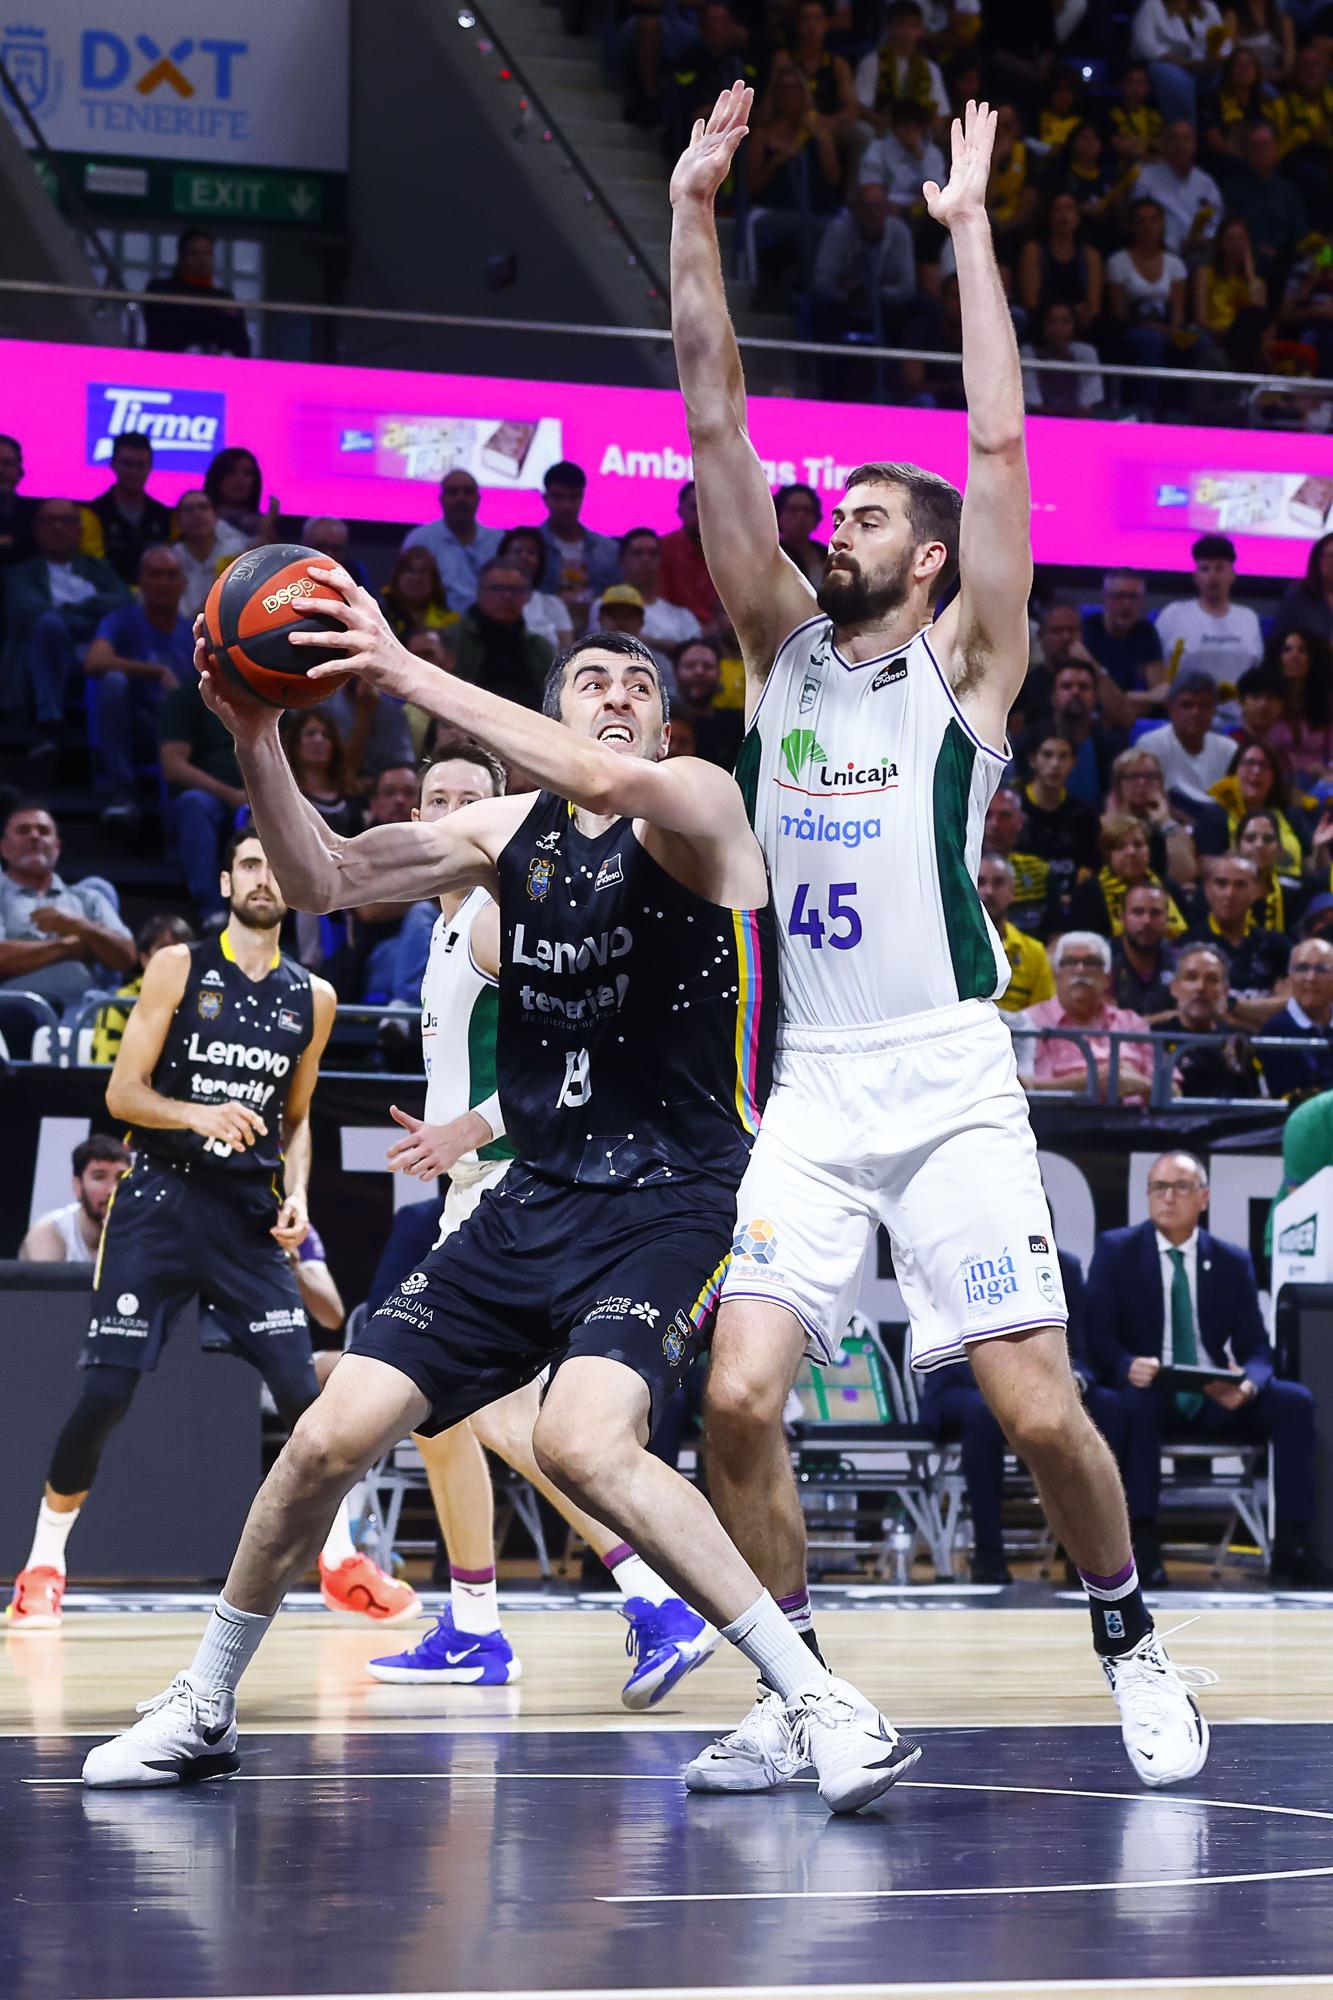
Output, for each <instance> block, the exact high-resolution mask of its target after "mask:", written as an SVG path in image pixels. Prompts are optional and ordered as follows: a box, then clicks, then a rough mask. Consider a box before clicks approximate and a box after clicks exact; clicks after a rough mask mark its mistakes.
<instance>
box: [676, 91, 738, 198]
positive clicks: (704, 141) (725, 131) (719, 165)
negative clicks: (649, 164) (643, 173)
mask: <svg viewBox="0 0 1333 2000" xmlns="http://www.w3.org/2000/svg"><path fill="white" fill-rule="evenodd" d="M753 103H754V92H753V90H752V89H751V88H750V86H749V84H748V83H733V84H732V85H731V87H730V89H728V90H724V91H723V93H722V95H721V97H719V98H718V100H717V103H716V104H715V105H714V106H713V109H712V113H711V115H710V117H709V119H708V122H707V123H706V124H705V122H704V120H703V119H702V118H696V119H695V121H694V130H693V132H692V133H691V134H690V143H689V145H688V146H687V147H686V148H685V151H684V152H683V153H682V154H681V156H680V158H679V159H678V160H677V162H676V171H675V172H674V173H673V174H672V176H671V200H672V202H673V204H674V203H675V202H678V201H712V199H713V197H714V196H715V195H716V193H717V191H718V189H719V188H720V187H721V185H722V183H723V181H724V180H725V179H726V178H727V175H728V174H729V173H730V172H731V163H732V161H733V160H734V159H735V157H736V148H737V147H738V146H739V145H740V143H741V140H742V139H743V138H744V137H745V135H746V133H747V132H748V131H749V129H750V127H749V122H748V121H749V117H750V108H751V106H752V105H753Z"/></svg>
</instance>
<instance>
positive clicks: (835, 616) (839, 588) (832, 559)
mask: <svg viewBox="0 0 1333 2000" xmlns="http://www.w3.org/2000/svg"><path fill="white" fill-rule="evenodd" d="M915 554H916V551H915V550H911V551H910V552H909V553H908V554H906V555H902V556H899V557H898V558H897V559H896V560H894V561H893V562H892V563H889V564H886V565H885V566H884V567H882V568H876V569H872V570H863V569H862V567H861V565H860V563H859V562H858V561H857V559H856V557H855V556H853V555H849V554H848V553H847V552H846V551H845V550H842V549H839V550H838V551H837V552H836V553H834V554H831V555H830V556H829V559H828V561H827V563H826V564H825V566H824V580H823V582H822V583H821V584H820V586H819V590H818V592H817V594H816V600H815V601H816V603H817V604H818V605H819V608H820V610H821V611H822V612H823V613H824V614H825V616H826V617H828V618H831V619H832V620H833V623H834V624H835V625H837V626H839V627H842V628H844V629H847V628H851V627H855V626H858V625H871V624H875V623H876V622H877V621H878V620H879V619H881V618H884V617H887V615H888V613H889V612H890V611H896V610H897V608H898V606H899V605H900V604H902V603H903V602H904V601H905V600H906V597H907V593H908V589H909V587H910V582H911V573H912V562H913V559H914V557H915Z"/></svg>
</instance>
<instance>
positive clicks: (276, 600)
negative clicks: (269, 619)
mask: <svg viewBox="0 0 1333 2000" xmlns="http://www.w3.org/2000/svg"><path fill="white" fill-rule="evenodd" d="M318 588H319V586H318V584H317V583H316V582H315V579H314V577H313V576H298V577H297V579H296V581H295V583H284V584H283V586H282V589H281V590H275V591H274V592H273V593H272V594H271V595H270V596H268V597H266V598H265V599H264V609H265V611H281V609H282V607H283V605H284V604H294V603H295V602H296V600H297V598H298V597H313V596H314V594H315V592H316V590H317V589H318Z"/></svg>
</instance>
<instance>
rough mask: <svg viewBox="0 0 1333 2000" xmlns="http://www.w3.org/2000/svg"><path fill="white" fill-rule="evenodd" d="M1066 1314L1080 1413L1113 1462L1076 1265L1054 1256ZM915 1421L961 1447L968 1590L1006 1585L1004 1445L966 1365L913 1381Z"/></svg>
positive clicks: (1116, 1441) (1115, 1404)
mask: <svg viewBox="0 0 1333 2000" xmlns="http://www.w3.org/2000/svg"><path fill="white" fill-rule="evenodd" d="M1058 1255H1059V1259H1060V1276H1061V1277H1062V1278H1063V1280H1064V1288H1065V1302H1066V1304H1067V1305H1068V1307H1069V1326H1068V1329H1067V1335H1066V1338H1067V1340H1068V1343H1069V1362H1070V1366H1071V1367H1072V1369H1073V1371H1074V1379H1075V1380H1076V1381H1077V1383H1078V1385H1079V1387H1080V1389H1081V1390H1082V1391H1083V1394H1084V1397H1085V1398H1086V1400H1087V1405H1088V1413H1089V1415H1090V1416H1091V1417H1092V1420H1093V1422H1094V1423H1095V1424H1096V1425H1097V1428H1098V1429H1099V1430H1100V1431H1101V1432H1102V1434H1103V1436H1104V1437H1105V1438H1106V1440H1107V1442H1108V1443H1109V1445H1110V1446H1111V1449H1112V1450H1113V1451H1114V1452H1115V1453H1116V1455H1117V1456H1119V1454H1120V1450H1121V1447H1122V1443H1123V1438H1122V1432H1123V1429H1124V1414H1123V1411H1122V1409H1121V1404H1120V1397H1119V1396H1118V1395H1117V1394H1116V1392H1115V1391H1114V1390H1112V1389H1103V1388H1098V1387H1097V1386H1096V1384H1095V1382H1094V1378H1093V1369H1092V1365H1091V1363H1090V1362H1089V1360H1088V1355H1087V1347H1086V1341H1085V1336H1084V1286H1083V1266H1082V1265H1081V1264H1080V1263H1079V1261H1078V1258H1077V1257H1071V1256H1070V1255H1069V1254H1068V1253H1067V1252H1066V1251H1064V1250H1061V1251H1059V1252H1058ZM920 1416H921V1422H922V1423H923V1424H924V1425H925V1426H926V1428H927V1429H928V1430H929V1431H931V1432H932V1433H933V1435H934V1436H935V1437H937V1438H938V1439H939V1440H940V1442H941V1443H942V1444H943V1443H953V1442H954V1441H958V1442H959V1443H961V1445H962V1447H963V1478H964V1480H965V1481H966V1483H967V1499H968V1505H969V1506H970V1507H971V1509H972V1537H973V1542H972V1581H973V1583H1012V1582H1013V1580H1014V1579H1013V1577H1012V1576H1011V1575H1010V1572H1009V1564H1008V1562H1007V1561H1006V1560H1005V1553H1004V1524H1003V1520H1002V1507H1003V1501H1004V1460H1005V1453H1006V1452H1007V1451H1008V1449H1009V1446H1008V1443H1007V1442H1006V1439H1005V1435H1004V1432H1003V1431H1002V1430H1001V1429H1000V1426H999V1424H998V1423H997V1422H996V1421H995V1418H994V1417H993V1416H992V1415H991V1411H990V1406H989V1404H988V1403H987V1401H986V1399H985V1397H984V1396H983V1395H982V1393H981V1391H980V1389H979V1388H978V1387H977V1384H976V1380H975V1378H974V1376H973V1374H972V1369H971V1365H970V1363H968V1362H966V1361H950V1362H948V1363H946V1365H945V1366H944V1367H943V1368H932V1369H931V1370H930V1372H929V1374H927V1375H924V1376H923V1377H922V1378H921V1400H920Z"/></svg>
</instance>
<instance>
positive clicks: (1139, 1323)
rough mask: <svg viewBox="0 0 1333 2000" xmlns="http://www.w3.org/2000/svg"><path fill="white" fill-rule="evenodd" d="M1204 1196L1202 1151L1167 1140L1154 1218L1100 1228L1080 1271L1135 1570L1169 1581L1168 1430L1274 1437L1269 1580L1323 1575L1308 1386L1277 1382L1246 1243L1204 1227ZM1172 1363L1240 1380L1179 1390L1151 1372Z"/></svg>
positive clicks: (1238, 1438) (1322, 1578)
mask: <svg viewBox="0 0 1333 2000" xmlns="http://www.w3.org/2000/svg"><path fill="white" fill-rule="evenodd" d="M1207 1206H1208V1176H1207V1173H1206V1171H1205V1169H1204V1166H1203V1163H1202V1161H1201V1160H1198V1159H1196V1158H1195V1157H1194V1155H1193V1154H1192V1153H1164V1154H1163V1155H1162V1157H1161V1158H1160V1159H1158V1160H1154V1162H1153V1164H1152V1166H1151V1167H1150V1168H1149V1170H1148V1214H1149V1217H1150V1220H1149V1221H1147V1222H1142V1223H1140V1224H1139V1225H1138V1226H1137V1227H1136V1228H1133V1229H1108V1230H1105V1231H1104V1232H1103V1233H1102V1235H1101V1236H1100V1237H1099V1238H1098V1240H1097V1248H1096V1250H1095V1252H1094V1253H1093V1259H1092V1268H1091V1270H1090V1271H1089V1273H1088V1284H1087V1341H1088V1355H1089V1359H1090V1360H1091V1362H1092V1365H1093V1367H1094V1369H1095V1370H1096V1372H1097V1376H1098V1379H1099V1380H1100V1381H1101V1382H1102V1383H1104V1384H1106V1385H1107V1386H1109V1387H1111V1388H1114V1389H1115V1390H1117V1391H1118V1393H1119V1398H1120V1404H1121V1409H1122V1412H1123V1417H1124V1433H1123V1443H1122V1447H1121V1469H1122V1471H1123V1473H1124V1479H1125V1492H1126V1496H1127V1498H1128V1500H1129V1513H1130V1525H1131V1532H1132V1535H1133V1541H1134V1555H1135V1560H1136V1562H1137V1564H1138V1567H1139V1574H1140V1575H1141V1576H1142V1578H1143V1580H1144V1582H1145V1584H1151V1583H1156V1584H1157V1585H1158V1586H1159V1587H1160V1586H1161V1585H1162V1584H1164V1583H1165V1582H1166V1580H1167V1579H1166V1574H1165V1572H1164V1570H1163V1568H1162V1558H1161V1544H1160V1540H1159V1537H1158V1532H1157V1514H1158V1502H1159V1497H1160V1490H1161V1478H1162V1445H1163V1442H1164V1441H1166V1442H1168V1443H1169V1442H1170V1441H1171V1440H1173V1439H1174V1440H1178V1441H1181V1442H1186V1441H1190V1440H1198V1441H1200V1442H1202V1441H1204V1440H1212V1439H1215V1438H1217V1439H1227V1440H1232V1439H1234V1440H1235V1442H1236V1443H1237V1444H1261V1443H1265V1442H1271V1443H1272V1445H1273V1460H1274V1474H1273V1477H1274V1486H1275V1495H1274V1498H1275V1512H1276V1516H1277V1532H1276V1534H1275V1536H1274V1540H1273V1560H1272V1580H1273V1582H1275V1583H1303V1584H1309V1583H1326V1582H1330V1581H1333V1577H1331V1576H1330V1574H1329V1572H1328V1571H1327V1570H1326V1569H1325V1568H1324V1566H1323V1564H1322V1563H1321V1562H1320V1561H1319V1560H1318V1558H1317V1557H1316V1556H1315V1554H1314V1552H1313V1551H1312V1549H1311V1547H1310V1542H1309V1529H1310V1521H1311V1519H1312V1517H1313V1514H1314V1456H1315V1436H1314V1398H1313V1397H1312V1396H1311V1394H1310V1391H1309V1390H1308V1389H1306V1388H1304V1387H1303V1386H1302V1385H1301V1384H1300V1383H1299V1382H1280V1381H1278V1379H1277V1377H1276V1375H1275V1373H1274V1366H1273V1350H1272V1347H1271V1346H1270V1345H1269V1342H1268V1337H1267V1335H1266V1334H1265V1332H1264V1326H1263V1320H1262V1318H1261V1316H1260V1311H1259V1293H1258V1288H1257V1286H1256V1285H1255V1281H1254V1267H1253V1265H1252V1264H1251V1262H1250V1257H1249V1252H1248V1251H1246V1250H1242V1249H1239V1248H1237V1247H1236V1246H1235V1245H1233V1244H1230V1243H1222V1242H1219V1240H1218V1239H1217V1237H1215V1236H1213V1235H1212V1234H1210V1232H1209V1231H1208V1230H1206V1229H1203V1228H1201V1227H1200V1218H1201V1217H1202V1215H1203V1213H1204V1210H1205V1209H1206V1208H1207ZM1173 1363H1174V1364H1175V1365H1176V1366H1186V1367H1188V1366H1195V1367H1208V1366H1209V1365H1211V1366H1213V1367H1216V1368H1227V1369H1229V1370H1231V1372H1232V1374H1233V1376H1234V1380H1233V1381H1229V1382H1209V1383H1207V1384H1205V1385H1203V1387H1202V1388H1201V1389H1199V1390H1192V1391H1178V1390H1176V1389H1174V1388H1172V1387H1171V1386H1169V1385H1168V1384H1166V1383H1164V1382H1161V1381H1159V1380H1158V1377H1159V1376H1160V1374H1161V1371H1162V1369H1163V1368H1164V1367H1169V1366H1170V1365H1172V1364H1173Z"/></svg>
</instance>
